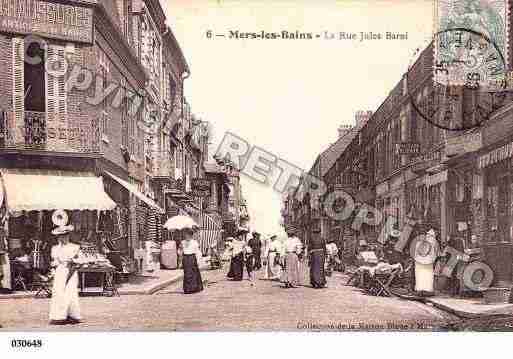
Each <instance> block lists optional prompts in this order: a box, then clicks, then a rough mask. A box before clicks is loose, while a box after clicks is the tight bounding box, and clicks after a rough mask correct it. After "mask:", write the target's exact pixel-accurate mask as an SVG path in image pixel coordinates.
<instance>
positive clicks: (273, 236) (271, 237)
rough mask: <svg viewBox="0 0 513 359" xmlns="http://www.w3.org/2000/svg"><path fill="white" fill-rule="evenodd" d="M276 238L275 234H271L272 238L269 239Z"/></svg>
mask: <svg viewBox="0 0 513 359" xmlns="http://www.w3.org/2000/svg"><path fill="white" fill-rule="evenodd" d="M277 237H278V236H277V235H276V234H273V235H272V236H270V237H269V238H270V239H273V238H277Z"/></svg>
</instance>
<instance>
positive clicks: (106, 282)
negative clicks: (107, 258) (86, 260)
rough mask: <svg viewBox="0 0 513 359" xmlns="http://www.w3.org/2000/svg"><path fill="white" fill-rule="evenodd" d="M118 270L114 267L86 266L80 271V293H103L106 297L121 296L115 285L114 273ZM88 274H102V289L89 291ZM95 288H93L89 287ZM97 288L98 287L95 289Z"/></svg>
mask: <svg viewBox="0 0 513 359" xmlns="http://www.w3.org/2000/svg"><path fill="white" fill-rule="evenodd" d="M115 271H116V269H115V268H113V267H103V266H102V267H100V266H89V267H87V266H84V267H81V268H79V269H78V276H79V287H80V293H101V294H102V295H106V296H114V295H117V296H119V292H118V290H117V288H116V285H115V284H114V273H115ZM88 274H100V287H99V289H100V290H98V289H96V290H91V289H87V287H86V286H85V283H86V276H87V275H88ZM89 288H93V287H89ZM94 288H97V287H94Z"/></svg>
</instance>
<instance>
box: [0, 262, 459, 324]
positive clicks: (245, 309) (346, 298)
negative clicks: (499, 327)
mask: <svg viewBox="0 0 513 359" xmlns="http://www.w3.org/2000/svg"><path fill="white" fill-rule="evenodd" d="M227 270H228V267H227V265H225V268H224V269H223V270H215V271H204V272H203V273H202V277H203V279H204V280H205V282H206V284H205V290H204V291H202V292H200V293H196V294H188V295H186V294H183V291H182V288H181V282H177V283H175V284H172V285H170V286H169V287H167V288H165V289H163V290H160V291H158V292H156V293H154V294H153V295H124V296H121V297H82V298H80V306H81V311H82V316H83V323H80V324H78V325H67V326H63V327H55V326H50V325H49V324H48V308H49V300H48V299H32V298H30V299H20V300H5V301H2V302H1V305H0V320H1V324H2V325H3V327H4V328H3V329H2V330H53V331H90V330H164V331H174V330H177V331H191V330H192V331H198V330H210V331H212V330H222V331H255V330H258V331H263V330H265V331H269V330H271V331H275V330H288V331H290V330H293V331H298V330H299V331H320V330H322V331H341V330H365V331H380V330H414V331H419V330H420V331H432V330H444V329H443V328H444V327H446V326H447V325H448V324H449V323H453V322H454V321H455V320H457V318H456V317H454V316H452V315H449V314H447V313H445V312H443V311H441V310H439V309H436V308H433V307H431V306H427V305H424V304H421V303H418V302H414V301H408V300H402V299H399V298H384V297H374V296H368V295H365V294H363V293H362V292H361V291H360V290H358V289H356V288H354V287H349V286H346V285H345V281H343V280H342V278H341V276H339V275H338V274H334V275H333V276H332V277H330V278H329V279H328V282H329V283H328V288H326V289H313V288H311V287H309V286H304V287H303V286H302V287H299V288H294V289H285V288H284V287H283V286H282V285H281V284H280V283H278V282H274V281H268V280H262V279H257V280H256V281H255V282H254V285H253V286H252V285H251V283H250V282H249V281H248V280H244V281H242V282H233V281H228V280H227V279H226V272H227ZM256 276H257V278H262V276H263V271H260V272H258V273H257V274H256Z"/></svg>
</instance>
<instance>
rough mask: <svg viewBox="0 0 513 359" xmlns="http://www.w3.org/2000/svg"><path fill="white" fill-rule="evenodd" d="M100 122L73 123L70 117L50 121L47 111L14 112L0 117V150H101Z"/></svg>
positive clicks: (91, 151)
mask: <svg viewBox="0 0 513 359" xmlns="http://www.w3.org/2000/svg"><path fill="white" fill-rule="evenodd" d="M99 139H100V121H99V120H98V119H93V120H92V121H87V123H84V122H82V123H81V122H78V121H77V122H76V123H73V122H72V121H70V119H66V118H62V117H60V118H57V119H56V120H53V121H48V118H47V114H46V113H45V112H35V111H25V112H23V113H21V115H20V116H18V115H16V114H15V113H14V112H12V111H8V112H4V113H3V115H2V116H0V149H4V150H6V149H10V150H34V151H56V152H74V153H99V152H100V141H99Z"/></svg>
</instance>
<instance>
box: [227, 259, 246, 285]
mask: <svg viewBox="0 0 513 359" xmlns="http://www.w3.org/2000/svg"><path fill="white" fill-rule="evenodd" d="M230 271H231V274H232V275H231V277H230V278H232V279H233V280H235V281H241V280H242V277H243V271H244V256H243V254H242V253H239V254H238V255H236V256H235V257H233V258H232V262H231V269H230Z"/></svg>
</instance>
